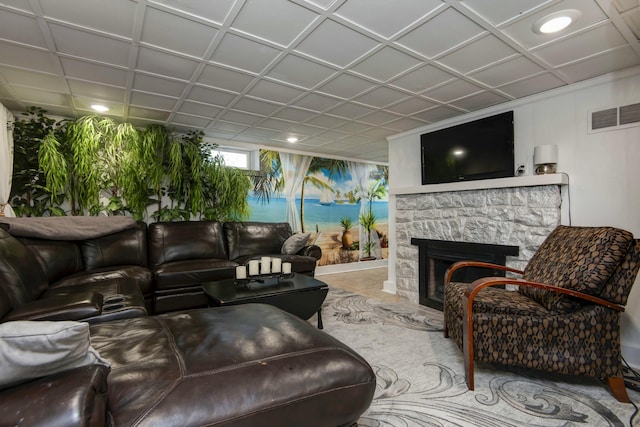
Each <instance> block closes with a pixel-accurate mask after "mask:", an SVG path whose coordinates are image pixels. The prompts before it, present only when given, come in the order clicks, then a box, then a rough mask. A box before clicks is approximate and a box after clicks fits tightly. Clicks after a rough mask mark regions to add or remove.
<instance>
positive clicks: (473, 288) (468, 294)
mask: <svg viewBox="0 0 640 427" xmlns="http://www.w3.org/2000/svg"><path fill="white" fill-rule="evenodd" d="M465 267H479V268H488V269H494V270H502V271H508V272H511V273H516V274H523V271H521V270H517V269H514V268H510V267H506V266H504V265H497V264H491V263H486V262H480V261H460V262H457V263H454V264H453V265H451V266H450V267H449V268H448V269H447V271H446V273H445V286H447V285H449V283H450V282H451V278H452V276H453V273H454V272H455V271H456V270H459V269H461V268H465ZM498 285H518V286H528V287H534V288H541V289H545V290H548V291H553V292H558V293H561V294H565V295H569V296H572V297H575V298H578V299H582V300H584V301H588V302H590V303H593V304H598V305H601V306H604V307H606V308H609V309H611V310H615V311H619V312H623V311H624V306H622V305H619V304H614V303H612V302H610V301H607V300H605V299H602V298H598V297H594V296H593V295H588V294H585V293H582V292H577V291H574V290H571V289H565V288H561V287H558V286H554V285H550V284H547V283H539V282H532V281H528V280H524V279H520V278H509V277H484V278H481V279H477V280H475V281H474V282H472V283H470V284H469V285H468V287H467V289H466V290H465V292H464V298H465V300H464V306H465V309H464V317H463V321H462V325H463V327H462V334H463V335H462V336H463V339H462V342H463V359H464V370H465V376H466V382H467V387H468V388H469V390H473V389H474V381H473V376H474V361H473V356H474V349H473V302H474V299H475V297H476V295H477V294H478V292H480V291H481V290H482V289H484V288H487V287H490V286H498ZM445 310H446V305H445ZM444 335H445V337H448V336H449V331H448V326H447V324H446V322H445V327H444ZM607 382H608V385H609V388H610V389H611V392H612V394H613V395H614V397H615V398H616V399H617V400H618V401H620V402H624V403H629V402H630V400H629V396H628V395H627V390H626V388H625V385H624V378H621V377H609V378H607Z"/></svg>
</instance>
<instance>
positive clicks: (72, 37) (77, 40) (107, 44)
mask: <svg viewBox="0 0 640 427" xmlns="http://www.w3.org/2000/svg"><path fill="white" fill-rule="evenodd" d="M49 28H50V29H51V34H52V35H53V39H54V43H55V44H56V48H57V49H58V51H59V52H62V53H66V54H68V55H73V56H77V57H81V58H89V59H93V60H96V61H100V62H103V63H107V64H114V65H120V66H123V67H125V66H127V65H128V64H129V51H130V46H129V43H127V42H125V41H121V40H117V39H114V38H111V37H104V36H99V35H95V34H91V33H88V32H86V31H80V30H75V29H73V28H68V27H63V26H61V25H55V24H49Z"/></svg>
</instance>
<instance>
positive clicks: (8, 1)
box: [2, 0, 33, 13]
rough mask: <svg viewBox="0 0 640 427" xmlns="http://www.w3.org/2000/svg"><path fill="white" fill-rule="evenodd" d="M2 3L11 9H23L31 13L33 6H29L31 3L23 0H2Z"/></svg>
mask: <svg viewBox="0 0 640 427" xmlns="http://www.w3.org/2000/svg"><path fill="white" fill-rule="evenodd" d="M2 5H3V6H8V7H11V8H13V9H18V10H22V11H25V12H30V13H33V8H32V7H31V4H30V3H29V2H28V1H24V0H3V1H2Z"/></svg>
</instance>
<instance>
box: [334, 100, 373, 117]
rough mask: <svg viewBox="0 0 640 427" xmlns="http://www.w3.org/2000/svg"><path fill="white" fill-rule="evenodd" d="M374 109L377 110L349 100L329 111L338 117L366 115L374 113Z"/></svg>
mask: <svg viewBox="0 0 640 427" xmlns="http://www.w3.org/2000/svg"><path fill="white" fill-rule="evenodd" d="M373 111H375V110H374V109H371V108H367V107H365V106H362V105H357V104H353V103H351V102H347V103H345V104H342V105H339V106H337V107H336V108H333V109H331V110H329V111H328V113H329V114H332V115H334V116H338V117H344V118H354V117H355V118H358V117H360V116H364V115H365V114H369V113H372V112H373Z"/></svg>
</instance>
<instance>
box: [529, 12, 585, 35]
mask: <svg viewBox="0 0 640 427" xmlns="http://www.w3.org/2000/svg"><path fill="white" fill-rule="evenodd" d="M579 17H580V11H578V10H574V9H570V10H561V11H559V12H554V13H552V14H550V15H547V16H545V17H544V18H541V19H539V20H537V21H536V23H535V24H533V31H535V32H536V33H538V34H553V33H557V32H558V31H562V30H564V29H565V28H567V27H568V26H569V25H571V24H572V23H573V22H575V21H576V20H577V19H578V18H579Z"/></svg>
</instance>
